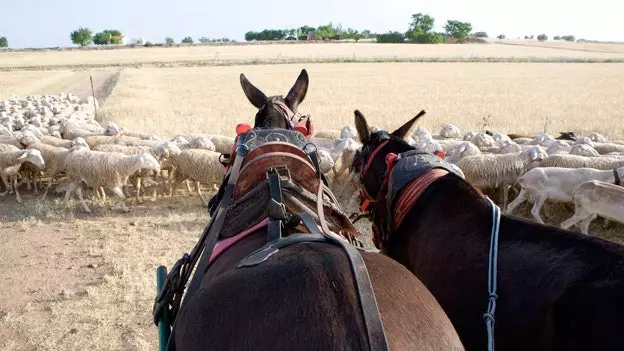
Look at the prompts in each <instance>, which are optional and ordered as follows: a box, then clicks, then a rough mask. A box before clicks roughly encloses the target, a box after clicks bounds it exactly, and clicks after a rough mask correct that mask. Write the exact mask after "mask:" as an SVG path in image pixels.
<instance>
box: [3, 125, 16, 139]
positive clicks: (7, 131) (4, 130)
mask: <svg viewBox="0 0 624 351" xmlns="http://www.w3.org/2000/svg"><path fill="white" fill-rule="evenodd" d="M0 135H3V136H9V137H12V136H13V132H12V131H11V130H10V129H9V128H7V127H6V126H3V125H1V124H0Z"/></svg>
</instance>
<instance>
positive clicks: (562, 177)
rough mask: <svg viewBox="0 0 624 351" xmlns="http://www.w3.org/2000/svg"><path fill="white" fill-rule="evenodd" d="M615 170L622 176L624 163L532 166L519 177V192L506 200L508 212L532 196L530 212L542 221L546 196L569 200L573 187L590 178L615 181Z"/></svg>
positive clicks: (553, 198) (538, 220)
mask: <svg viewBox="0 0 624 351" xmlns="http://www.w3.org/2000/svg"><path fill="white" fill-rule="evenodd" d="M615 174H617V175H618V176H619V177H620V178H622V177H624V167H619V168H617V169H615V170H613V169H611V170H599V169H595V168H575V169H571V168H562V167H548V168H545V167H537V168H534V169H532V170H530V171H528V172H526V173H525V174H524V175H523V176H521V177H520V178H518V184H519V185H520V188H521V190H520V194H518V197H517V198H516V199H514V201H512V202H511V203H510V204H509V208H508V209H507V213H508V214H511V213H512V212H513V210H514V209H515V208H516V207H518V205H520V204H521V203H523V202H524V201H526V200H528V199H531V200H534V204H533V208H532V209H531V214H532V215H533V217H534V218H535V220H536V221H537V222H538V223H541V224H544V221H543V220H542V217H541V216H540V213H539V212H540V209H541V208H542V206H543V205H544V202H545V201H546V200H547V199H551V200H555V201H562V202H570V201H572V193H573V192H574V189H576V188H577V187H578V186H579V185H580V184H582V183H584V182H587V181H590V180H599V181H602V182H608V183H614V182H615Z"/></svg>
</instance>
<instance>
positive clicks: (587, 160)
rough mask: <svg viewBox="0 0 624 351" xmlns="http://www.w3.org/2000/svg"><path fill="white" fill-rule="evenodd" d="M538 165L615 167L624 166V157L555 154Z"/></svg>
mask: <svg viewBox="0 0 624 351" xmlns="http://www.w3.org/2000/svg"><path fill="white" fill-rule="evenodd" d="M537 166H538V167H562V168H595V169H614V168H618V167H622V166H624V157H617V156H600V157H585V156H579V155H569V154H561V155H559V154H555V155H550V156H548V157H546V158H544V159H543V160H542V161H541V162H540V163H539V164H538V165H537Z"/></svg>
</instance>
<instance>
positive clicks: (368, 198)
mask: <svg viewBox="0 0 624 351" xmlns="http://www.w3.org/2000/svg"><path fill="white" fill-rule="evenodd" d="M379 140H380V141H381V143H379V145H377V147H375V149H373V151H372V152H371V154H370V155H369V156H368V160H366V161H365V162H364V165H363V166H362V170H361V172H360V184H361V186H360V208H359V209H360V213H361V214H363V215H364V216H370V215H372V211H373V206H374V204H375V203H376V202H377V198H374V197H373V196H372V195H371V194H370V191H368V190H367V189H366V183H365V182H364V179H365V177H366V173H367V172H368V170H369V169H370V167H371V165H372V164H373V161H374V160H375V156H377V154H378V153H379V151H381V149H383V148H384V146H386V145H387V144H388V143H389V142H390V135H389V134H387V133H384V134H382V135H381V136H380V137H379ZM386 173H387V172H386ZM386 181H387V175H384V178H383V180H382V182H381V183H382V185H383V183H384V182H386Z"/></svg>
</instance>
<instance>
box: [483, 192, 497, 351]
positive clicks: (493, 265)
mask: <svg viewBox="0 0 624 351" xmlns="http://www.w3.org/2000/svg"><path fill="white" fill-rule="evenodd" d="M485 199H486V200H488V201H489V203H490V206H491V207H492V234H491V237H490V256H489V260H488V292H489V302H488V310H487V312H486V313H484V314H483V318H484V319H485V327H486V328H487V334H488V351H494V312H495V311H496V299H497V298H498V295H497V294H496V273H497V261H498V232H499V229H500V216H501V214H500V209H499V208H498V206H496V204H495V203H494V202H493V201H492V200H490V198H489V197H487V196H486V197H485Z"/></svg>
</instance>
